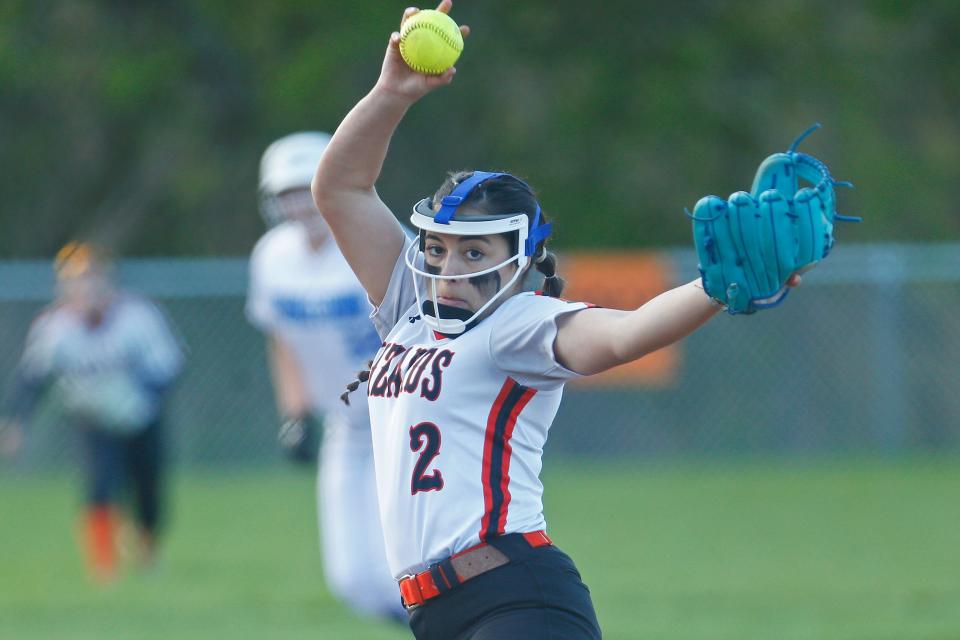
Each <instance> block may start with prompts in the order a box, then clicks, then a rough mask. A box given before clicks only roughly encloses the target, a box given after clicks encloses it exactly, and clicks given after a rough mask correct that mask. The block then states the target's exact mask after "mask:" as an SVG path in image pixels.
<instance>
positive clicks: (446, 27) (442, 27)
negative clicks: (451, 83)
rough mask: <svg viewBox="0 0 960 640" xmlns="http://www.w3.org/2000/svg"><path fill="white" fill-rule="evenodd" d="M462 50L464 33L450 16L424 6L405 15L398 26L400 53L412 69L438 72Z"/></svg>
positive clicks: (428, 73)
mask: <svg viewBox="0 0 960 640" xmlns="http://www.w3.org/2000/svg"><path fill="white" fill-rule="evenodd" d="M461 51H463V35H462V34H461V33H460V27H458V26H457V23H456V22H454V21H453V18H451V17H450V16H448V15H447V14H445V13H443V12H442V11H435V10H433V9H424V10H422V11H418V12H417V13H415V14H413V16H411V17H410V18H407V20H406V22H404V23H403V27H402V28H401V29H400V55H401V56H403V60H404V62H406V63H407V66H409V67H410V68H411V69H413V70H414V71H417V72H418V73H425V74H427V75H432V76H435V75H439V74H441V73H443V72H444V71H446V70H447V69H449V68H450V67H452V66H453V63H454V62H456V61H457V58H459V57H460V52H461Z"/></svg>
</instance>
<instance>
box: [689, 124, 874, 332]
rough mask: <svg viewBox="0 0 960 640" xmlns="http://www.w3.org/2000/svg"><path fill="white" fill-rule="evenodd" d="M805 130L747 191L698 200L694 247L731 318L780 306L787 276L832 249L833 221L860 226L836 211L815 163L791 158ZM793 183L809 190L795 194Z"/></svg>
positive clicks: (828, 182) (830, 182) (706, 281)
mask: <svg viewBox="0 0 960 640" xmlns="http://www.w3.org/2000/svg"><path fill="white" fill-rule="evenodd" d="M819 127H820V125H819V124H817V125H814V126H812V127H810V128H809V129H807V131H805V132H804V133H803V135H801V136H800V137H799V138H797V140H796V141H795V142H794V143H793V144H792V145H791V146H790V149H789V150H787V152H786V153H775V154H773V155H772V156H770V157H768V158H767V159H766V160H764V161H763V163H762V164H761V165H760V168H759V169H757V175H756V177H755V178H754V180H753V187H752V188H751V190H750V191H751V192H750V193H746V192H744V191H738V192H736V193H734V194H733V195H731V196H730V198H729V199H727V200H723V199H722V198H718V197H717V196H706V197H705V198H701V199H700V201H699V202H698V203H697V205H696V207H694V210H693V213H692V214H691V213H689V212H687V215H688V216H689V217H690V219H691V220H692V221H693V243H694V245H695V246H696V249H697V257H698V258H699V260H700V276H701V278H702V280H703V288H704V291H706V292H707V294H708V295H709V296H710V297H711V298H713V299H714V300H717V301H718V302H720V303H721V304H723V305H724V306H725V307H726V309H727V311H728V312H729V313H730V314H733V315H735V314H739V313H754V312H756V311H758V310H761V309H768V308H770V307H775V306H776V305H778V304H780V302H782V301H783V300H784V299H785V298H786V297H787V293H788V292H789V289H788V288H787V286H786V284H787V280H789V279H790V276H791V275H793V274H794V273H802V272H804V271H807V270H808V269H811V268H813V267H814V266H815V265H816V264H817V263H818V262H820V261H821V260H823V259H824V258H826V257H827V255H828V254H829V253H830V250H831V249H832V248H833V244H834V236H833V223H834V221H835V220H839V221H842V222H860V218H857V217H853V216H843V215H840V214H839V213H837V211H836V207H835V204H836V198H835V194H834V187H835V186H845V187H852V186H853V185H851V184H850V183H849V182H837V181H836V180H834V179H833V177H832V176H831V175H830V171H829V169H828V168H827V165H825V164H824V163H823V162H821V161H820V160H817V159H816V158H814V157H813V156H809V155H807V154H805V153H800V152H798V151H797V150H796V149H797V146H798V145H799V144H800V142H801V141H802V140H803V139H804V138H805V137H807V136H808V135H809V134H811V133H812V132H813V131H815V130H816V129H818V128H819ZM799 180H803V181H805V182H807V183H809V184H810V185H811V186H807V187H803V188H799Z"/></svg>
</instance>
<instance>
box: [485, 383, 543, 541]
mask: <svg viewBox="0 0 960 640" xmlns="http://www.w3.org/2000/svg"><path fill="white" fill-rule="evenodd" d="M535 394H536V391H535V390H533V389H528V388H526V387H523V386H521V385H519V384H517V382H516V381H515V380H513V379H512V378H507V379H506V380H505V381H504V383H503V387H501V388H500V393H498V394H497V399H496V400H495V401H494V403H493V406H492V407H491V408H490V414H489V415H488V416H487V431H486V434H485V436H484V443H483V466H482V478H481V483H482V485H483V517H482V518H481V520H480V540H486V539H487V538H488V537H489V536H492V535H497V534H500V533H503V532H504V529H505V526H506V522H507V507H508V506H509V504H510V490H509V485H510V475H509V471H510V456H511V454H512V452H513V448H512V447H511V445H510V438H511V437H512V436H513V428H514V427H515V426H516V423H517V418H518V417H519V416H520V412H521V411H523V408H524V407H525V406H526V405H527V403H528V402H530V399H531V398H533V396H534V395H535Z"/></svg>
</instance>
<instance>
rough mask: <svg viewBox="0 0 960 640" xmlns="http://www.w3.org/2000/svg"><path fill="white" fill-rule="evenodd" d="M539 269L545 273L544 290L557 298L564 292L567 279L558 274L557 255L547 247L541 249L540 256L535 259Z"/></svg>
mask: <svg viewBox="0 0 960 640" xmlns="http://www.w3.org/2000/svg"><path fill="white" fill-rule="evenodd" d="M534 265H535V266H536V267H537V271H539V272H540V273H542V274H543V292H544V293H545V294H546V295H548V296H550V297H552V298H557V297H559V296H560V294H561V293H563V288H564V286H566V284H567V281H566V280H564V279H563V278H561V277H560V276H558V275H557V256H556V254H554V253H553V252H551V251H547V248H546V247H543V248H541V249H540V257H538V258H537V259H536V260H534Z"/></svg>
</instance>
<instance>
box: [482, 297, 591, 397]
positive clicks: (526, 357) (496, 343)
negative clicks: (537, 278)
mask: <svg viewBox="0 0 960 640" xmlns="http://www.w3.org/2000/svg"><path fill="white" fill-rule="evenodd" d="M588 306H589V305H587V304H585V303H583V302H569V301H566V300H561V299H559V298H551V297H549V296H541V295H537V294H535V293H521V294H518V295H516V296H515V297H514V298H513V299H511V300H509V301H508V302H507V303H505V304H504V305H503V307H501V309H500V310H499V311H498V312H497V314H496V315H495V316H494V317H493V318H491V320H495V324H494V326H493V327H492V329H491V331H490V357H491V358H492V360H493V362H494V364H496V365H497V366H498V367H500V368H501V369H503V370H504V371H505V372H506V373H507V374H508V375H510V377H512V378H513V379H514V380H516V381H517V382H519V383H520V384H522V385H523V386H525V387H531V388H533V389H544V390H547V389H555V388H557V387H559V386H561V385H562V384H563V383H565V382H566V381H568V380H570V379H573V378H579V377H581V375H580V374H579V373H576V372H575V371H571V370H570V369H567V368H566V367H564V366H563V365H561V364H560V363H559V362H557V358H556V355H555V354H554V351H553V343H554V341H555V340H556V337H557V318H559V317H560V316H562V315H564V314H567V313H574V312H576V311H580V310H582V309H586V308H587V307H588Z"/></svg>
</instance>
